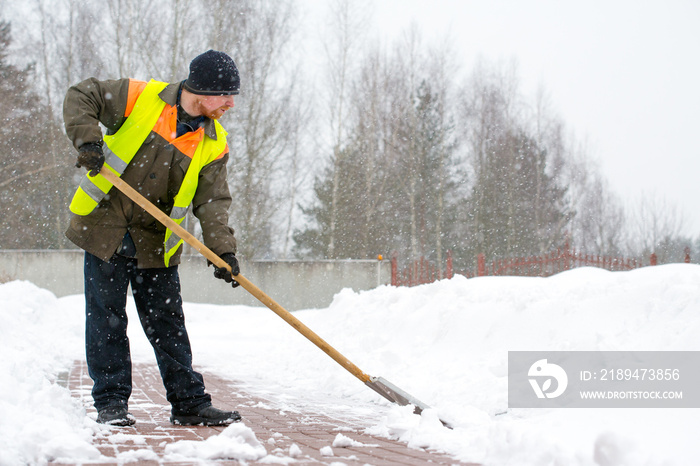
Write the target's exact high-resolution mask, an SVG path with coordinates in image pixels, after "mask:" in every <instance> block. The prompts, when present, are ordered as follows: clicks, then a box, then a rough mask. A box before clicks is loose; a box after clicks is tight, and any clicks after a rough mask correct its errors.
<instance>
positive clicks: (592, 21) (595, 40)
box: [301, 0, 700, 237]
mask: <svg viewBox="0 0 700 466" xmlns="http://www.w3.org/2000/svg"><path fill="white" fill-rule="evenodd" d="M301 4H302V6H303V7H304V8H307V9H309V10H310V11H311V15H312V16H315V14H319V15H320V13H321V12H323V11H325V9H326V4H327V2H326V1H322V0H301ZM371 4H373V8H374V15H373V19H374V24H375V26H374V27H375V29H376V30H375V31H374V32H382V33H384V34H386V35H387V36H392V35H397V34H399V33H401V32H402V31H403V30H405V29H406V28H407V27H408V26H409V25H410V24H411V23H412V22H414V23H415V24H417V25H418V27H419V28H420V29H421V31H422V32H423V35H424V38H425V39H427V40H428V41H430V40H433V39H436V38H441V37H444V36H445V34H446V33H447V32H448V31H449V33H450V35H451V37H454V38H455V42H456V45H457V48H458V50H459V51H460V52H461V54H462V56H463V64H464V66H465V68H467V69H469V68H471V65H472V64H473V62H474V60H475V59H476V57H478V56H479V55H481V56H483V57H485V58H487V59H490V60H501V59H502V60H510V59H512V58H515V59H517V61H518V63H519V70H520V78H521V82H522V84H523V87H522V91H523V93H524V94H525V95H526V96H533V95H534V92H535V90H536V88H537V86H538V85H539V84H542V85H544V87H545V89H546V90H547V91H549V93H550V96H551V100H552V103H553V106H554V109H555V110H556V111H557V113H558V114H559V115H560V116H561V117H562V119H563V120H564V121H565V122H566V123H567V125H568V126H569V127H570V128H572V129H573V130H574V131H575V133H576V135H577V138H578V139H580V140H583V139H586V140H587V141H588V143H589V149H590V153H591V155H592V156H593V157H595V158H596V159H598V160H599V161H600V163H601V166H602V168H603V172H604V174H605V176H606V178H607V179H608V181H609V182H610V185H611V187H612V189H613V190H614V191H615V192H616V193H617V194H618V195H620V196H621V197H622V199H623V200H625V201H629V202H636V200H637V199H639V198H640V197H641V196H642V193H643V192H647V193H649V194H650V195H653V196H655V197H657V198H665V199H666V201H667V202H669V203H671V204H674V205H676V206H677V207H678V209H680V210H681V211H682V212H683V215H684V218H685V229H684V232H685V233H686V234H688V235H691V236H693V237H697V236H698V235H699V234H700V211H699V209H698V207H697V200H698V199H700V179H698V178H699V175H700V145H699V143H700V141H698V139H699V138H700V131H699V130H698V126H699V125H698V124H699V123H700V117H699V116H698V111H700V88H699V86H700V1H697V0H685V1H684V0H658V1H649V0H641V1H640V0H624V1H623V0H586V1H562V0H374V1H371Z"/></svg>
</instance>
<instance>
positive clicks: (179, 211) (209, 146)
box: [164, 120, 228, 267]
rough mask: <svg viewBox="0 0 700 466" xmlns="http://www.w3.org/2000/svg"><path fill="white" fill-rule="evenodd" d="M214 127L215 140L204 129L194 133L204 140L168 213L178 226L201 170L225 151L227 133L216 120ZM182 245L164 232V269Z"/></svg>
mask: <svg viewBox="0 0 700 466" xmlns="http://www.w3.org/2000/svg"><path fill="white" fill-rule="evenodd" d="M214 126H215V128H216V140H213V139H211V138H210V137H208V136H206V135H205V134H204V128H199V129H198V130H197V131H195V134H199V135H200V137H201V138H203V139H204V140H203V141H201V142H200V143H199V145H198V146H197V149H196V150H195V151H194V155H193V156H192V161H191V162H190V166H189V167H188V168H187V173H185V178H184V179H183V180H182V185H181V186H180V190H179V191H178V192H177V194H176V195H175V202H174V205H173V210H172V211H171V212H170V218H171V219H172V220H174V221H175V222H176V223H177V224H178V225H180V224H182V221H183V220H184V219H185V215H187V209H188V208H189V206H190V204H191V203H192V199H194V195H195V193H196V192H197V185H198V183H199V172H200V171H202V168H204V167H205V166H206V165H208V164H209V163H211V162H213V161H214V160H215V159H216V158H218V156H219V155H220V154H221V153H223V152H224V150H225V149H226V135H227V134H228V133H227V132H226V130H225V129H224V128H223V126H221V125H220V124H219V122H218V121H216V120H215V121H214ZM182 243H183V241H182V239H181V238H180V237H179V236H177V235H176V234H175V233H173V232H172V231H171V230H170V229H169V228H168V229H167V230H166V232H165V251H164V256H165V266H166V267H168V266H169V264H170V258H171V257H172V256H173V255H174V254H175V253H176V252H177V250H178V248H179V247H180V246H181V245H182Z"/></svg>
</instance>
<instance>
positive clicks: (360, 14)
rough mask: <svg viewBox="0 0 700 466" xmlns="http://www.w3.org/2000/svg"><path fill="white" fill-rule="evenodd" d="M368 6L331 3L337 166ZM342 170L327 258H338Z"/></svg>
mask: <svg viewBox="0 0 700 466" xmlns="http://www.w3.org/2000/svg"><path fill="white" fill-rule="evenodd" d="M365 5H366V3H363V4H361V3H359V2H358V1H356V0H333V2H332V3H331V7H330V8H331V14H330V17H331V20H330V21H329V22H328V27H329V28H330V29H331V31H332V32H331V33H330V34H329V36H328V37H330V40H329V41H327V42H325V51H326V57H327V66H328V74H327V75H328V83H329V91H330V97H329V110H330V120H329V121H330V127H331V132H332V134H333V136H332V138H333V139H332V140H333V142H332V145H333V160H332V162H331V163H332V164H333V166H334V167H337V166H338V165H339V164H341V163H342V160H341V158H342V157H343V154H344V151H343V150H342V148H343V145H344V144H346V141H345V139H344V132H345V131H346V128H345V127H346V122H345V118H346V112H347V107H348V104H347V94H346V93H347V89H348V87H349V86H348V83H349V79H350V74H351V71H352V66H351V64H352V61H353V60H354V59H356V55H355V54H356V53H357V52H358V48H359V46H360V45H361V42H360V40H359V39H360V38H361V37H363V36H364V34H363V30H364V29H365V28H366V26H365V25H366V24H367V23H368V22H367V21H366V19H367V18H366V12H367V11H368V9H367V8H365ZM339 186H340V171H339V170H338V169H334V170H333V191H332V202H331V212H330V215H331V218H330V225H329V226H328V227H329V229H330V237H329V242H328V246H327V247H328V250H327V253H326V254H327V257H335V248H336V242H337V239H336V226H337V222H338V202H339V196H340V193H339Z"/></svg>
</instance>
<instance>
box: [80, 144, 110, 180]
mask: <svg viewBox="0 0 700 466" xmlns="http://www.w3.org/2000/svg"><path fill="white" fill-rule="evenodd" d="M104 163H105V156H104V154H103V153H102V144H100V143H97V142H88V143H85V144H83V145H82V146H80V149H79V150H78V161H77V162H76V163H75V166H76V167H78V168H80V167H85V168H87V169H88V171H89V172H90V176H95V175H97V174H98V173H99V172H100V170H101V169H102V165H104Z"/></svg>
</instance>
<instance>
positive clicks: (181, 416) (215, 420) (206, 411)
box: [170, 405, 241, 426]
mask: <svg viewBox="0 0 700 466" xmlns="http://www.w3.org/2000/svg"><path fill="white" fill-rule="evenodd" d="M240 420H241V415H240V414H238V411H222V410H220V409H217V408H215V407H213V406H212V405H207V406H204V407H200V408H198V409H197V411H193V412H189V413H177V414H176V413H175V412H173V415H172V416H171V417H170V422H172V423H173V424H178V425H181V426H196V425H202V426H227V425H229V424H232V423H234V422H238V421H240Z"/></svg>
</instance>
